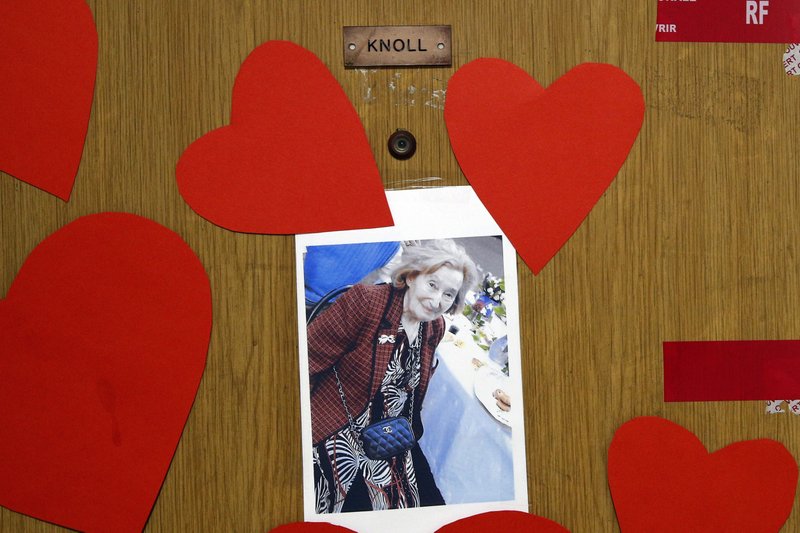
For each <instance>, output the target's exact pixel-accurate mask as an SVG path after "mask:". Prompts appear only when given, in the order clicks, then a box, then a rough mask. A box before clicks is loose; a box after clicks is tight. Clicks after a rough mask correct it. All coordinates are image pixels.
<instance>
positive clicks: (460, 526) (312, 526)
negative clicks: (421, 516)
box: [270, 511, 569, 533]
mask: <svg viewBox="0 0 800 533" xmlns="http://www.w3.org/2000/svg"><path fill="white" fill-rule="evenodd" d="M484 531H503V532H509V533H516V532H520V533H522V532H525V533H569V530H568V529H567V528H565V527H563V526H562V525H560V524H557V523H556V522H553V521H552V520H548V519H547V518H542V517H540V516H536V515H533V514H529V513H523V512H521V511H491V512H488V513H481V514H479V515H474V516H469V517H467V518H462V519H460V520H456V521H455V522H451V523H449V524H447V525H446V526H442V527H441V528H439V529H437V530H436V533H473V532H474V533H483V532H484ZM345 532H351V533H352V530H350V529H347V528H343V527H341V526H334V525H332V524H327V523H325V522H295V523H293V524H286V525H283V526H280V527H276V528H274V529H271V530H270V533H345Z"/></svg>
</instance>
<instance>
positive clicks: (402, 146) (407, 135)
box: [388, 130, 417, 160]
mask: <svg viewBox="0 0 800 533" xmlns="http://www.w3.org/2000/svg"><path fill="white" fill-rule="evenodd" d="M388 146H389V153H390V154H392V157H394V158H395V159H401V160H402V159H408V158H409V157H411V156H412V155H414V152H416V151H417V140H416V139H415V138H414V136H413V135H412V134H411V132H410V131H406V130H397V131H395V132H394V133H392V134H391V135H390V136H389V142H388Z"/></svg>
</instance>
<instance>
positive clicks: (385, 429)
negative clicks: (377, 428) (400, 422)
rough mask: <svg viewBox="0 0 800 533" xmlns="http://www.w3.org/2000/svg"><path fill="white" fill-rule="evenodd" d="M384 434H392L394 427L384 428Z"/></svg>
mask: <svg viewBox="0 0 800 533" xmlns="http://www.w3.org/2000/svg"><path fill="white" fill-rule="evenodd" d="M383 432H384V433H391V432H392V426H383Z"/></svg>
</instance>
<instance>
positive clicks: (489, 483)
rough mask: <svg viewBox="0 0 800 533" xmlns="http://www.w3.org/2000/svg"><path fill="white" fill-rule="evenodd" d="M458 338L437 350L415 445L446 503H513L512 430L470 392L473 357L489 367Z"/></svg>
mask: <svg viewBox="0 0 800 533" xmlns="http://www.w3.org/2000/svg"><path fill="white" fill-rule="evenodd" d="M467 333H468V332H467ZM458 339H459V342H458V343H454V342H453V341H452V340H450V341H447V340H445V341H443V342H442V343H441V344H440V345H439V348H437V350H436V354H437V356H438V358H439V366H438V368H437V370H436V372H435V373H434V375H433V377H432V378H431V381H430V384H429V387H428V392H427V394H426V396H425V404H424V405H423V409H422V422H423V425H424V427H425V434H424V435H423V436H422V438H421V439H420V443H419V444H420V447H421V448H422V451H423V453H424V454H425V457H426V458H427V459H428V462H429V463H430V466H431V470H432V472H433V477H434V479H435V480H436V485H437V486H438V487H439V490H440V491H441V493H442V496H443V497H444V500H445V502H446V503H447V504H454V503H475V502H488V501H506V500H512V499H514V465H513V460H512V446H511V428H509V427H507V426H505V425H503V424H501V423H500V422H498V421H497V420H495V419H494V417H492V415H490V414H489V412H488V411H487V410H486V409H485V408H484V407H483V405H482V404H481V403H480V401H479V400H478V399H477V398H476V397H475V394H474V389H473V386H474V377H475V366H474V365H473V364H472V359H473V357H477V358H478V359H481V360H482V361H484V362H486V363H487V364H489V365H490V366H491V365H494V363H492V362H490V361H488V359H487V353H486V352H485V351H484V350H482V349H481V348H479V347H478V346H477V345H476V344H475V343H474V342H472V339H471V338H469V337H468V336H467V335H465V333H464V332H463V330H462V332H460V333H459V335H458ZM494 367H495V368H496V365H494Z"/></svg>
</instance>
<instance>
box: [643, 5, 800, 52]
mask: <svg viewBox="0 0 800 533" xmlns="http://www.w3.org/2000/svg"><path fill="white" fill-rule="evenodd" d="M656 41H673V42H715V43H796V42H798V41H800V0H740V1H737V2H731V1H730V0H658V17H657V19H656Z"/></svg>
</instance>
